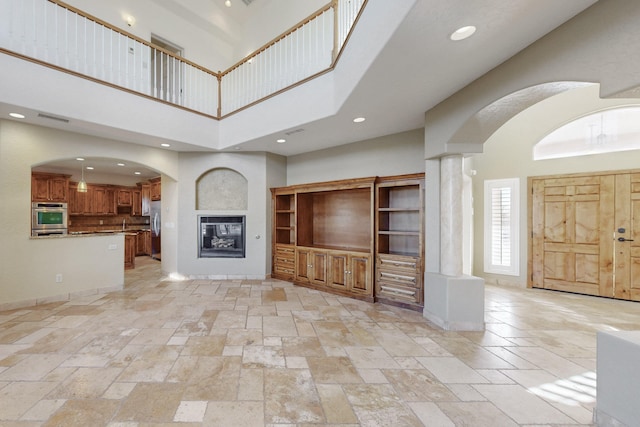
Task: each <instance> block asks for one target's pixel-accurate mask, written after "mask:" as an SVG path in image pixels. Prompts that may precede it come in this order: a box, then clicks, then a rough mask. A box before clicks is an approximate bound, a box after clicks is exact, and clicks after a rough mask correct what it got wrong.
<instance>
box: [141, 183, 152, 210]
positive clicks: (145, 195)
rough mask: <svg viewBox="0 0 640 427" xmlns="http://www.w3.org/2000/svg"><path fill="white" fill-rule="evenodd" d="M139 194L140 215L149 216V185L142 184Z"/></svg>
mask: <svg viewBox="0 0 640 427" xmlns="http://www.w3.org/2000/svg"><path fill="white" fill-rule="evenodd" d="M140 195H141V197H142V202H141V203H142V207H141V215H142V216H149V215H151V185H149V184H143V185H142V190H141V191H140Z"/></svg>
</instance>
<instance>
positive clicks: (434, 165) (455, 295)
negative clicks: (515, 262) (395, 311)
mask: <svg viewBox="0 0 640 427" xmlns="http://www.w3.org/2000/svg"><path fill="white" fill-rule="evenodd" d="M462 166H463V162H462V155H461V154H452V155H449V156H445V157H441V158H439V159H428V160H427V161H426V165H425V171H426V174H427V176H426V181H425V184H426V185H425V189H426V194H427V197H426V201H425V203H426V206H425V242H426V243H425V245H426V248H425V256H426V259H425V276H424V310H423V312H422V314H423V316H424V317H426V318H427V319H429V320H430V321H432V322H433V323H435V324H436V325H437V326H439V327H441V328H443V329H445V330H450V331H480V330H483V329H484V280H483V279H481V278H479V277H473V276H468V275H464V274H463V247H464V245H463V241H462V239H463V230H462V228H463V227H462V224H463V218H464V216H463V215H464V214H463V183H464V180H463V178H464V177H463V173H462ZM433 205H436V206H438V207H437V208H436V207H435V206H433Z"/></svg>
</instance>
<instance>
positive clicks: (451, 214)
mask: <svg viewBox="0 0 640 427" xmlns="http://www.w3.org/2000/svg"><path fill="white" fill-rule="evenodd" d="M462 178H463V177H462V155H453V156H447V157H443V158H442V159H441V160H440V254H441V258H440V272H441V273H442V274H444V275H446V276H461V275H462V187H463V179H462Z"/></svg>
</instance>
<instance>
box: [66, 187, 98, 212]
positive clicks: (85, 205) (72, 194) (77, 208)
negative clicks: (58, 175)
mask: <svg viewBox="0 0 640 427" xmlns="http://www.w3.org/2000/svg"><path fill="white" fill-rule="evenodd" d="M94 198H95V188H94V187H92V186H89V185H88V186H87V191H86V193H79V192H78V184H77V183H75V182H74V183H71V184H70V185H69V215H93V214H94V213H95V209H96V205H95V200H94Z"/></svg>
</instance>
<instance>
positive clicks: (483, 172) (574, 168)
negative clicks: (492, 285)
mask: <svg viewBox="0 0 640 427" xmlns="http://www.w3.org/2000/svg"><path fill="white" fill-rule="evenodd" d="M598 94H599V86H598V85H592V86H590V87H585V88H581V89H576V90H573V91H570V92H566V93H563V94H560V95H556V96H555V97H552V98H549V99H547V100H545V101H543V102H541V103H539V104H536V105H534V106H533V107H530V108H528V109H527V110H525V111H523V112H522V113H520V114H518V115H517V116H515V117H514V118H513V119H512V120H510V121H509V122H507V123H506V124H505V125H504V126H503V127H501V128H500V129H499V130H498V131H497V132H496V133H495V134H493V135H492V136H491V137H490V138H489V139H488V140H487V142H486V143H485V144H484V153H482V154H476V155H474V156H473V157H471V159H470V161H469V162H468V163H469V166H468V167H469V169H474V170H476V171H477V175H475V176H473V195H474V199H473V200H474V205H473V207H474V210H473V211H474V221H473V226H474V230H475V232H474V262H473V274H474V275H475V276H480V277H484V278H485V279H487V280H491V281H498V282H503V283H515V284H518V285H520V286H525V285H526V282H527V281H526V277H527V256H528V252H527V243H528V233H527V212H528V206H527V177H530V176H542V175H553V174H565V173H578V172H591V171H608V170H621V169H640V150H635V151H625V152H620V153H609V154H601V155H589V156H579V157H570V158H564V159H553V160H539V161H534V160H533V146H534V145H535V144H536V143H537V142H538V141H539V140H540V139H542V138H543V137H544V136H545V135H547V134H548V133H549V132H551V131H552V130H554V129H555V128H557V127H559V126H561V125H562V124H564V123H566V122H569V121H571V120H572V119H575V118H578V117H580V116H582V115H584V114H586V113H588V112H592V111H595V110H598V109H601V108H607V107H614V106H616V105H630V104H632V103H637V102H638V100H625V99H619V100H615V99H614V100H602V99H600V98H599V96H598ZM516 177H518V178H520V236H519V237H520V275H519V276H518V277H514V276H501V275H488V274H485V273H484V271H483V270H484V265H483V262H484V247H483V245H484V195H483V192H484V181H485V180H487V179H500V178H516Z"/></svg>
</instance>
